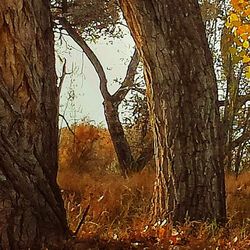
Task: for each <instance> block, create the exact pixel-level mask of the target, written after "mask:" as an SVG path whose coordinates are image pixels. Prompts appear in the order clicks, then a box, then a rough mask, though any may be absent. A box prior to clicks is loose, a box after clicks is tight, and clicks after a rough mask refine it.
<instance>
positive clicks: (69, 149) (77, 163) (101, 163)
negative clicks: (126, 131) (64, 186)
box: [59, 124, 115, 172]
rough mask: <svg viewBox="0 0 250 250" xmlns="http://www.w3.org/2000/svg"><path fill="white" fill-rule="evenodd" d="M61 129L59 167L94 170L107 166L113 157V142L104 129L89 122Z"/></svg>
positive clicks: (80, 170) (77, 170)
mask: <svg viewBox="0 0 250 250" xmlns="http://www.w3.org/2000/svg"><path fill="white" fill-rule="evenodd" d="M71 129H72V131H73V132H74V135H73V134H72V132H71V131H69V130H68V129H67V128H63V129H62V130H61V141H60V145H59V165H60V169H69V168H72V169H74V170H75V171H76V172H82V171H85V172H86V171H87V172H89V171H90V170H91V171H93V172H95V171H97V170H100V169H102V168H105V167H107V166H108V165H109V164H110V163H111V162H112V161H113V160H114V158H115V152H114V149H113V144H112V142H111V139H110V137H109V133H108V132H107V130H106V129H103V128H97V127H95V126H93V125H90V124H79V125H74V126H72V127H71Z"/></svg>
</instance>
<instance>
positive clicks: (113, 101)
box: [59, 17, 153, 177]
mask: <svg viewBox="0 0 250 250" xmlns="http://www.w3.org/2000/svg"><path fill="white" fill-rule="evenodd" d="M59 22H60V24H61V25H62V26H63V28H64V29H65V30H66V31H67V32H68V34H69V35H70V36H71V37H72V39H73V40H74V41H75V42H76V43H77V44H78V45H79V46H80V47H81V48H82V50H83V51H84V53H85V54H86V55H87V57H88V58H89V60H90V62H91V63H92V65H93V66H94V68H95V70H96V72H97V74H98V77H99V80H100V91H101V94H102V97H103V106H104V114H105V118H106V122H107V125H108V130H109V133H110V136H111V139H112V143H113V145H114V149H115V152H116V155H117V159H118V162H119V166H120V169H121V173H122V175H123V176H124V177H127V176H128V175H131V174H133V173H135V172H139V171H141V170H142V169H143V168H144V167H145V166H146V164H147V163H148V162H149V161H150V160H151V159H152V157H153V142H152V143H151V142H150V143H149V147H145V148H144V149H143V150H142V152H141V154H140V155H139V157H138V158H137V159H134V157H133V154H132V152H131V149H130V145H129V143H128V141H127V138H126V136H125V133H124V129H123V127H122V124H121V122H120V118H119V111H118V108H119V105H120V103H121V102H122V100H124V98H125V97H126V95H127V93H128V92H129V90H130V89H131V88H132V87H133V85H134V84H133V83H134V77H135V74H136V70H137V67H138V64H139V55H138V52H137V50H135V52H134V54H133V56H132V58H131V61H130V63H129V65H128V70H127V73H126V76H125V79H124V80H123V82H122V84H121V87H120V88H119V89H118V90H117V91H116V92H115V93H114V94H113V95H111V94H110V93H109V91H108V87H107V83H108V81H107V77H106V74H105V72H104V69H103V67H102V64H101V62H100V61H99V59H98V58H97V56H96V55H95V53H94V52H93V51H92V50H91V48H90V47H89V46H88V44H87V43H86V42H85V41H84V39H83V37H82V36H81V35H80V34H78V32H77V31H76V29H74V28H73V27H72V26H71V25H70V23H69V22H68V21H67V19H66V18H65V17H62V18H59Z"/></svg>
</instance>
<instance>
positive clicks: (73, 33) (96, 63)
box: [59, 17, 111, 99]
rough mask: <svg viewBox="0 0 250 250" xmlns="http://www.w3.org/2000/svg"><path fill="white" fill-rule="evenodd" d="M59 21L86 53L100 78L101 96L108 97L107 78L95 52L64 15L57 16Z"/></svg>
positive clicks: (109, 96)
mask: <svg viewBox="0 0 250 250" xmlns="http://www.w3.org/2000/svg"><path fill="white" fill-rule="evenodd" d="M59 22H60V24H61V25H62V27H63V28H64V29H65V30H66V31H67V32H68V34H69V35H70V36H71V38H72V39H73V40H74V41H75V42H76V43H77V44H78V45H79V46H80V47H81V49H82V50H83V52H84V53H85V54H86V56H87V57H88V59H89V60H90V62H91V63H92V65H93V66H94V68H95V70H96V72H97V74H98V77H99V79H100V90H101V93H102V95H103V97H105V98H107V99H110V98H111V95H110V93H109V91H108V88H107V78H106V74H105V72H104V69H103V67H102V65H101V63H100V61H99V59H98V58H97V56H96V55H95V53H94V52H93V51H92V49H91V48H90V47H89V46H88V44H87V43H86V42H85V41H84V39H83V38H82V37H81V35H80V34H78V33H77V31H76V30H75V29H74V28H72V26H71V24H70V23H69V22H68V21H67V19H66V18H65V17H61V18H59Z"/></svg>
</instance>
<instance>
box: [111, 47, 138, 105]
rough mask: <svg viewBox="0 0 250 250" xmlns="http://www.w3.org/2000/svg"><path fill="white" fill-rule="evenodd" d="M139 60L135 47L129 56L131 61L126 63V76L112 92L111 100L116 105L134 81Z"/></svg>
mask: <svg viewBox="0 0 250 250" xmlns="http://www.w3.org/2000/svg"><path fill="white" fill-rule="evenodd" d="M139 62H140V58H139V54H138V52H137V49H135V51H134V54H133V56H132V58H131V61H130V63H129V65H128V69H127V73H126V76H125V78H124V80H123V82H122V85H121V87H120V88H119V89H118V90H117V91H116V92H115V93H114V94H113V97H112V98H113V100H114V101H115V102H116V105H119V104H120V103H121V101H122V100H123V99H124V98H125V96H126V95H127V93H128V92H129V90H130V89H131V87H132V86H133V83H134V78H135V74H136V70H137V67H138V64H139Z"/></svg>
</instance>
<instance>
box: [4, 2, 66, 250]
mask: <svg viewBox="0 0 250 250" xmlns="http://www.w3.org/2000/svg"><path fill="white" fill-rule="evenodd" d="M49 13H50V10H49V1H48V0H47V1H42V0H37V1H31V0H26V1H15V0H1V2H0V44H1V47H0V249H28V248H29V249H42V248H45V247H48V248H49V249H53V248H57V247H58V246H59V245H60V244H62V243H63V240H64V239H65V237H66V236H67V234H68V228H67V223H66V216H65V211H64V208H63V202H62V198H61V195H60V191H59V188H58V186H57V184H56V174H57V143H58V142H57V140H58V135H57V133H58V127H57V123H58V120H57V119H58V93H57V87H56V75H55V60H54V40H53V32H52V23H51V18H50V15H49ZM58 249H60V247H58Z"/></svg>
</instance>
